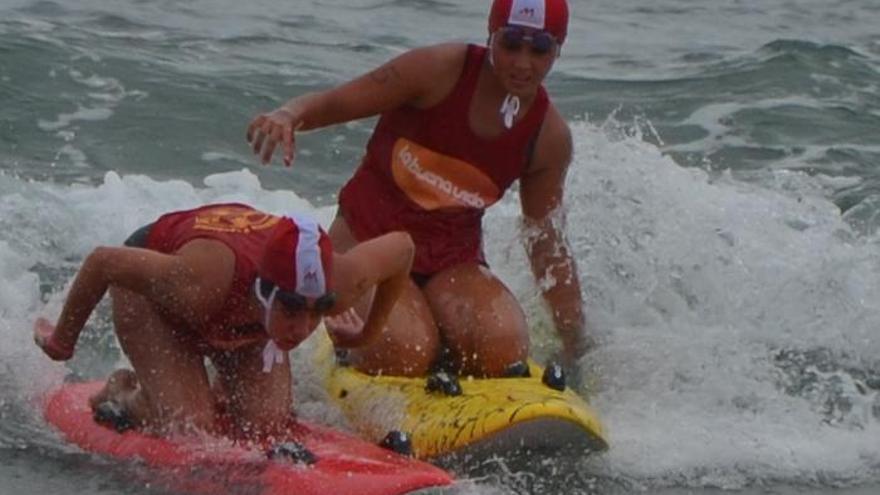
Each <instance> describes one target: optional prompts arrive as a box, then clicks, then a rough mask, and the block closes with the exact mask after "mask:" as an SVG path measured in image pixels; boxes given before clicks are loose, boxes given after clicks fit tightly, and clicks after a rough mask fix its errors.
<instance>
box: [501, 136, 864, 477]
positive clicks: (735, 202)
mask: <svg viewBox="0 0 880 495" xmlns="http://www.w3.org/2000/svg"><path fill="white" fill-rule="evenodd" d="M573 131H574V133H575V143H576V159H575V162H574V164H573V165H572V171H571V175H570V179H569V181H568V187H567V193H566V203H567V207H568V226H569V228H568V231H569V240H570V242H571V244H572V247H573V249H574V252H575V253H576V256H577V257H578V259H579V264H580V269H581V279H582V283H583V285H584V287H585V290H586V293H587V301H588V306H589V313H590V316H591V320H592V322H593V324H594V331H595V332H596V334H597V335H598V337H599V339H600V342H601V345H600V347H599V349H598V350H597V351H596V352H594V353H593V354H592V355H591V356H590V357H589V359H588V360H587V361H588V367H589V368H590V369H591V373H592V374H593V375H594V376H595V379H597V380H598V383H596V388H597V393H596V395H595V397H594V401H595V405H596V406H597V407H598V409H599V412H600V414H601V416H602V417H603V418H604V420H605V422H606V424H607V426H608V427H609V432H610V438H611V443H612V449H611V451H610V452H609V453H608V454H607V455H605V456H603V457H602V458H601V460H600V461H598V462H597V463H596V464H595V465H593V466H592V467H591V469H596V466H601V469H607V470H608V472H609V473H610V474H612V475H613V476H619V477H622V478H626V479H629V480H632V481H633V482H635V483H636V484H639V483H643V484H645V486H651V485H656V484H658V483H659V484H667V483H668V484H675V485H679V484H685V485H694V486H721V487H727V488H735V487H739V486H743V485H745V484H747V483H752V482H754V481H755V480H772V479H777V480H800V481H805V482H810V481H813V482H819V481H820V480H822V479H824V480H825V481H826V482H827V481H829V480H832V481H834V480H837V481H852V480H858V479H863V477H864V476H867V474H866V473H872V474H871V476H876V475H877V469H878V465H880V424H878V418H877V417H876V414H877V413H876V409H873V410H872V407H874V408H876V407H877V406H876V405H878V404H880V397H878V393H877V391H876V390H872V389H867V388H865V387H864V386H863V384H861V385H860V384H859V383H858V382H859V380H860V378H859V377H858V376H854V375H852V374H851V373H847V372H842V371H840V369H838V370H833V371H829V372H828V373H827V374H826V375H825V376H819V375H817V377H816V381H817V382H822V381H823V380H825V382H826V383H830V382H834V383H838V384H839V387H838V388H840V389H841V396H842V397H843V398H844V399H845V402H847V403H849V404H850V405H851V406H852V407H851V409H849V410H847V407H848V406H844V407H842V408H841V410H838V411H837V413H838V414H837V416H836V417H835V415H834V414H829V411H828V407H829V403H828V402H827V400H826V399H828V397H827V394H826V395H822V394H820V393H818V392H817V393H813V394H810V393H807V392H806V391H805V392H804V393H802V394H798V393H791V394H787V393H785V391H784V384H785V379H784V378H783V376H782V375H783V374H784V373H783V372H782V371H781V369H780V364H779V362H778V358H779V356H780V354H779V352H780V350H793V351H795V352H800V351H808V350H811V349H825V350H828V352H830V353H831V354H832V355H836V356H847V358H846V359H845V360H846V362H848V363H861V365H862V366H869V365H871V364H872V363H873V366H874V367H875V368H874V370H877V368H876V367H877V366H878V362H877V356H878V355H880V354H878V353H880V342H878V341H877V339H876V338H874V337H873V336H874V335H875V332H876V330H875V329H876V328H877V327H878V326H880V305H878V304H877V303H876V301H878V300H880V255H878V254H877V252H876V246H872V245H871V243H869V242H866V240H864V239H860V238H858V237H857V236H856V235H854V233H853V232H852V231H851V230H850V227H849V226H848V225H847V223H845V222H844V220H843V219H842V218H841V216H840V214H839V211H838V209H837V207H836V206H835V205H834V204H832V203H831V202H829V201H828V200H826V199H823V198H822V197H820V196H818V195H810V194H809V190H807V191H804V190H803V189H802V190H799V191H785V190H779V191H777V190H773V189H770V188H768V189H763V188H760V187H758V186H754V185H747V184H743V183H739V182H736V181H734V180H732V179H730V178H721V179H720V180H717V181H712V180H710V178H709V177H708V176H707V175H706V174H705V173H703V172H702V171H700V170H695V169H684V168H681V167H679V166H677V165H676V164H675V163H674V162H673V161H672V160H671V159H669V158H668V157H664V156H663V155H662V154H661V153H660V152H659V151H658V150H657V149H656V148H655V147H653V146H651V145H648V144H645V143H642V142H639V141H637V140H634V139H631V138H624V139H622V140H618V139H608V138H607V134H606V133H605V132H603V130H602V129H600V128H598V127H596V126H592V125H588V124H576V125H575V126H574V127H573ZM789 173H791V172H789ZM798 175H799V174H798ZM801 178H802V179H803V180H805V181H810V180H811V179H810V178H809V177H807V176H806V175H803V176H801ZM517 210H518V203H517V201H516V200H515V198H507V199H506V200H505V202H504V203H503V204H502V206H501V207H500V208H498V209H496V210H495V211H493V212H491V213H490V214H489V215H488V218H487V221H486V222H485V225H486V226H487V227H488V228H489V239H490V242H489V245H490V246H491V247H490V261H491V262H492V264H493V266H494V267H495V268H496V269H497V270H499V271H500V273H501V274H502V276H503V277H504V278H505V280H508V281H509V282H510V283H511V285H512V286H513V287H514V289H515V291H516V292H517V293H518V296H519V297H520V298H521V299H523V300H526V301H530V303H529V304H530V305H531V307H539V302H538V300H537V298H536V297H535V295H534V289H533V284H531V283H530V281H529V278H528V277H527V276H526V275H523V273H522V270H520V267H521V266H522V265H523V263H525V262H526V261H525V258H524V256H523V254H522V250H521V249H519V248H518V247H515V248H510V247H508V246H518V244H519V243H518V242H517V240H516V238H515V237H516V232H517V224H516V220H515V216H516V212H517ZM533 317H535V318H537V319H538V320H539V321H540V320H542V319H543V320H546V317H545V316H541V315H540V313H533ZM545 340H546V339H545ZM542 342H543V341H542V340H540V338H539V341H538V344H539V345H540V344H541V343H542ZM841 359H844V358H841ZM853 366H855V367H858V366H859V365H858V364H853ZM845 367H846V366H844V365H843V364H839V366H838V368H845ZM875 372H876V371H875ZM807 373H809V370H807ZM860 387H861V388H860ZM816 390H818V389H816ZM832 406H833V404H832Z"/></svg>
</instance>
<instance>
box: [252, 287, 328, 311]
mask: <svg viewBox="0 0 880 495" xmlns="http://www.w3.org/2000/svg"><path fill="white" fill-rule="evenodd" d="M274 289H275V284H274V283H272V282H271V281H269V280H263V279H260V293H261V294H262V296H263V297H264V298H268V297H270V296H271V294H272V290H274ZM275 300H276V301H279V302H281V304H282V306H284V309H285V310H287V311H288V312H290V313H299V312H302V311H306V310H313V311H315V312H317V313H320V314H323V313H326V312H328V311H330V310H331V309H333V306H334V305H335V304H336V293H335V292H328V293H326V294H324V295H322V296H320V297H318V298H317V299H315V300H314V302H312V304H311V305H309V300H308V298H307V297H306V296H304V295H302V294H298V293H296V292H291V291H286V290H282V289H281V288H278V291H277V292H276V293H275Z"/></svg>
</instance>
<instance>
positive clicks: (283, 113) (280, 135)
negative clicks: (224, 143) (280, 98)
mask: <svg viewBox="0 0 880 495" xmlns="http://www.w3.org/2000/svg"><path fill="white" fill-rule="evenodd" d="M302 125H303V121H302V119H301V118H300V117H299V116H298V115H297V113H296V112H294V111H292V110H290V109H289V108H288V107H287V105H284V106H281V107H279V108H278V109H276V110H273V111H272V112H269V113H264V114H261V115H259V116H257V118H255V119H254V120H252V121H251V124H250V125H249V126H248V129H247V140H248V143H250V145H251V147H252V148H253V150H254V154H255V155H260V160H261V161H262V162H263V165H267V164H268V163H269V162H270V161H272V154H273V153H275V148H276V147H277V146H278V142H279V141H280V142H281V143H282V145H283V148H284V155H283V159H284V165H285V166H288V167H289V166H290V165H291V164H292V163H293V151H294V148H295V147H296V143H295V138H294V132H295V131H296V130H298V129H299V128H300V127H302Z"/></svg>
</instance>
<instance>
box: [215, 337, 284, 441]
mask: <svg viewBox="0 0 880 495" xmlns="http://www.w3.org/2000/svg"><path fill="white" fill-rule="evenodd" d="M263 347H264V344H255V345H251V346H247V347H243V348H241V349H236V350H234V351H226V352H215V353H212V355H211V361H212V362H213V363H214V367H215V368H216V369H217V380H218V381H219V384H220V386H221V387H222V390H223V395H224V400H225V403H226V407H227V411H226V412H227V413H228V415H229V417H231V418H232V419H233V421H234V423H235V426H236V427H237V429H238V433H239V434H240V435H244V436H247V437H253V438H258V437H265V436H267V435H278V434H280V433H281V432H283V431H284V428H285V427H286V425H287V423H288V420H289V419H290V415H291V406H292V402H293V380H292V378H291V374H290V362H289V361H288V358H287V355H285V357H284V362H283V363H278V364H275V365H274V366H273V367H272V370H271V371H270V372H268V373H264V372H263Z"/></svg>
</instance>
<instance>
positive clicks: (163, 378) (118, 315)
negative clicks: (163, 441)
mask: <svg viewBox="0 0 880 495" xmlns="http://www.w3.org/2000/svg"><path fill="white" fill-rule="evenodd" d="M110 293H111V296H112V298H113V322H114V325H115V326H116V336H117V338H118V339H119V344H120V345H121V346H122V350H123V351H124V352H125V354H126V356H127V357H128V359H129V361H131V364H132V367H133V368H134V375H131V374H130V372H126V371H118V372H116V373H114V374H113V375H112V376H111V380H108V384H107V386H105V388H104V389H103V390H101V391H100V392H98V394H96V395H95V397H93V398H92V399H91V401H90V403H91V404H92V406H93V407H97V406H98V404H99V403H100V402H103V401H104V400H113V401H116V402H118V403H119V405H120V406H122V407H123V409H124V410H125V411H126V412H127V413H128V415H129V417H130V419H131V420H132V422H134V423H135V424H142V425H144V426H146V427H147V428H149V429H150V430H152V431H156V432H164V431H168V430H174V431H181V430H182V431H186V430H189V429H191V428H195V429H200V430H209V431H210V430H212V429H213V428H214V426H215V421H214V420H215V414H214V403H213V399H212V396H211V391H210V388H209V385H208V377H207V373H206V371H205V366H204V361H203V358H202V356H201V355H199V354H198V353H196V352H195V351H193V350H191V349H189V348H188V347H186V346H185V345H183V344H182V343H181V341H180V339H179V338H177V337H176V336H175V335H174V330H173V329H172V328H171V327H170V326H169V325H168V323H167V322H166V321H164V320H163V319H162V318H161V317H160V316H159V315H158V314H157V312H156V310H155V309H154V307H153V305H152V304H150V302H149V301H147V300H146V299H145V298H144V297H143V296H140V295H138V294H135V293H133V292H130V291H127V290H125V289H119V288H111V290H110Z"/></svg>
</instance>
